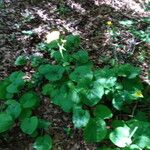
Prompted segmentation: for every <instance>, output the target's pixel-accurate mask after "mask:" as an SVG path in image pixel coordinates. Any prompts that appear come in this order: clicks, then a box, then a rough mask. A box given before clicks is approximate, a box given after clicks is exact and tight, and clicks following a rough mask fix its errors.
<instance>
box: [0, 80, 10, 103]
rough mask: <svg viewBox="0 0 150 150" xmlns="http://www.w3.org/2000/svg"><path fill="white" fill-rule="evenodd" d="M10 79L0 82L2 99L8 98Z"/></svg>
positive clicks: (0, 97)
mask: <svg viewBox="0 0 150 150" xmlns="http://www.w3.org/2000/svg"><path fill="white" fill-rule="evenodd" d="M9 83H10V82H9V81H8V79H5V80H2V81H0V99H2V100H5V99H6V97H7V91H6V88H7V86H8V85H9Z"/></svg>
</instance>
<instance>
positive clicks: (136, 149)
mask: <svg viewBox="0 0 150 150" xmlns="http://www.w3.org/2000/svg"><path fill="white" fill-rule="evenodd" d="M123 150H142V149H141V148H140V147H139V146H137V145H136V144H132V145H130V146H129V147H125V148H124V149H123Z"/></svg>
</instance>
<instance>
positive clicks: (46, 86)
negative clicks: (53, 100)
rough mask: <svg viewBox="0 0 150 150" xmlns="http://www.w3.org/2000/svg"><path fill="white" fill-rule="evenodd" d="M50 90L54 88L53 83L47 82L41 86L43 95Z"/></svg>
mask: <svg viewBox="0 0 150 150" xmlns="http://www.w3.org/2000/svg"><path fill="white" fill-rule="evenodd" d="M52 90H54V88H53V85H52V84H50V83H48V84H46V85H44V86H43V88H42V94H44V95H49V96H50V95H51V92H52Z"/></svg>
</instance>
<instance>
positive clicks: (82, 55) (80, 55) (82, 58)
mask: <svg viewBox="0 0 150 150" xmlns="http://www.w3.org/2000/svg"><path fill="white" fill-rule="evenodd" d="M73 58H75V60H76V61H77V63H82V64H84V63H87V62H88V61H89V56H88V53H87V52H86V51H83V50H79V51H78V52H76V53H74V54H73Z"/></svg>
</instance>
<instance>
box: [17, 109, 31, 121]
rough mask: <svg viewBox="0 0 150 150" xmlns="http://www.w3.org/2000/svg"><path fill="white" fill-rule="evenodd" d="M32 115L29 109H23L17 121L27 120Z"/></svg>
mask: <svg viewBox="0 0 150 150" xmlns="http://www.w3.org/2000/svg"><path fill="white" fill-rule="evenodd" d="M31 114H32V111H31V109H23V110H22V111H21V114H20V116H19V120H24V119H25V118H29V117H30V116H31Z"/></svg>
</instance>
